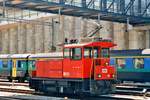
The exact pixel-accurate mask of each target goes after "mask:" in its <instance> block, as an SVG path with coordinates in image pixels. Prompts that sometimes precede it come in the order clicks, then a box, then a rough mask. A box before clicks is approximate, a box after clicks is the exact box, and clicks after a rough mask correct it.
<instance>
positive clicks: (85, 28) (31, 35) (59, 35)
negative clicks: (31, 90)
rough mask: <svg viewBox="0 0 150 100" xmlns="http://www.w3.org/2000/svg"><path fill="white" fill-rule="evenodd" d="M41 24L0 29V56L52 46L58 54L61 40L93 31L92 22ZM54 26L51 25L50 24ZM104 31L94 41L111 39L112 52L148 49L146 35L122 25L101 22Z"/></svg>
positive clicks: (43, 21) (63, 18) (149, 35)
mask: <svg viewBox="0 0 150 100" xmlns="http://www.w3.org/2000/svg"><path fill="white" fill-rule="evenodd" d="M38 21H41V22H40V23H13V24H10V25H8V24H7V25H1V26H0V53H40V52H50V51H53V50H54V49H55V48H53V49H52V45H53V46H55V47H56V50H57V51H61V50H62V48H61V46H58V45H60V44H62V43H63V42H64V38H69V39H71V38H77V39H79V38H80V37H83V36H84V35H86V34H87V33H89V32H90V31H92V30H93V29H94V28H95V27H96V24H94V22H96V21H93V20H90V19H83V18H80V17H78V18H75V17H68V16H57V17H48V18H46V19H43V18H41V19H38ZM48 23H49V24H48ZM52 23H53V24H52ZM100 23H101V24H102V26H103V28H102V29H101V30H100V31H99V32H98V33H97V35H96V36H97V37H100V36H101V37H103V38H105V39H112V40H113V41H114V42H115V43H116V44H117V47H115V49H138V48H148V47H149V46H150V44H149V38H150V32H149V31H145V30H144V31H137V30H129V31H127V28H126V25H125V24H120V23H112V22H107V21H101V22H100Z"/></svg>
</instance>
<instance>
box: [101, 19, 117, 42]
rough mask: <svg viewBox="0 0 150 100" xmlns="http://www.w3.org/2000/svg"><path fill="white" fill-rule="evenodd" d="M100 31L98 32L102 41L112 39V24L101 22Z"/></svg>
mask: <svg viewBox="0 0 150 100" xmlns="http://www.w3.org/2000/svg"><path fill="white" fill-rule="evenodd" d="M101 25H102V27H103V28H102V29H101V30H100V36H101V37H102V38H104V39H110V40H112V39H113V33H114V29H113V28H114V27H113V26H114V25H113V22H108V21H101Z"/></svg>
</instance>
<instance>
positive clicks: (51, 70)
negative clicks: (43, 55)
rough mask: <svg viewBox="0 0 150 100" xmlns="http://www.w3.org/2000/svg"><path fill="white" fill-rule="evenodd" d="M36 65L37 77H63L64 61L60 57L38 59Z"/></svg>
mask: <svg viewBox="0 0 150 100" xmlns="http://www.w3.org/2000/svg"><path fill="white" fill-rule="evenodd" d="M36 66H37V67H36V68H37V71H36V76H37V77H45V78H62V70H63V69H62V68H63V61H62V60H60V59H51V60H46V61H37V62H36Z"/></svg>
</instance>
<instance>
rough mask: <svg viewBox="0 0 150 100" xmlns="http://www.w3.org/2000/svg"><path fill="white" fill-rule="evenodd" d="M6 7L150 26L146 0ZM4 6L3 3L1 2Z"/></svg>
mask: <svg viewBox="0 0 150 100" xmlns="http://www.w3.org/2000/svg"><path fill="white" fill-rule="evenodd" d="M4 1H6V2H5V5H6V7H14V8H20V9H26V10H34V11H39V12H46V13H55V14H58V9H59V8H61V15H69V16H76V17H85V16H88V18H89V19H98V16H97V15H98V13H100V15H101V20H106V21H113V22H120V23H126V20H127V18H129V19H130V24H132V25H138V24H145V23H146V24H149V23H150V13H149V12H148V10H147V9H148V8H149V6H150V4H149V3H147V4H145V6H143V3H146V0H142V1H141V0H19V2H17V1H18V0H4ZM0 5H1V6H3V2H2V1H0ZM145 13H146V14H145Z"/></svg>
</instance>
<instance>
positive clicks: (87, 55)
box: [84, 48, 92, 58]
mask: <svg viewBox="0 0 150 100" xmlns="http://www.w3.org/2000/svg"><path fill="white" fill-rule="evenodd" d="M91 57H92V48H84V58H91Z"/></svg>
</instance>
